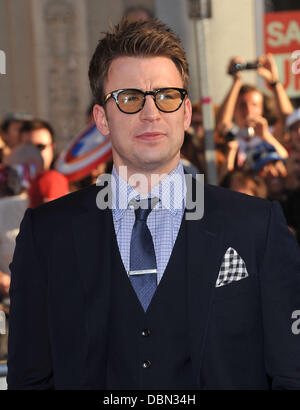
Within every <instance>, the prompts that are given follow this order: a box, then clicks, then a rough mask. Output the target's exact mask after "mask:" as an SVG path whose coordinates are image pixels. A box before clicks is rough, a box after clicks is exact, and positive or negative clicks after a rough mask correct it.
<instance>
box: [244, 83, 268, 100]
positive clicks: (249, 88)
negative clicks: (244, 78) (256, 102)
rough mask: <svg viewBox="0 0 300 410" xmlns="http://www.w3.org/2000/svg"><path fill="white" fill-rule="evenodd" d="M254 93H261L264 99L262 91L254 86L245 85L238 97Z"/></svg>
mask: <svg viewBox="0 0 300 410" xmlns="http://www.w3.org/2000/svg"><path fill="white" fill-rule="evenodd" d="M252 92H256V93H259V94H260V95H261V96H262V97H263V93H262V92H261V91H260V89H259V88H257V87H256V86H255V85H252V84H243V85H242V86H241V88H240V92H239V95H238V97H240V96H241V95H245V94H248V93H252Z"/></svg>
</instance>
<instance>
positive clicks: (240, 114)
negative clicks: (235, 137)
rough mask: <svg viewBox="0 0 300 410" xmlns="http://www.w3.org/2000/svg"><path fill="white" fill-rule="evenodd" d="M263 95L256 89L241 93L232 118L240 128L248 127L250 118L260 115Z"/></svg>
mask: <svg viewBox="0 0 300 410" xmlns="http://www.w3.org/2000/svg"><path fill="white" fill-rule="evenodd" d="M262 114H263V96H262V95H261V93H259V92H257V91H250V92H248V93H246V94H243V95H241V96H240V97H239V98H238V100H237V103H236V107H235V112H234V118H235V122H236V123H237V125H238V126H239V127H240V128H246V127H249V126H250V124H251V119H255V118H257V117H260V116H262Z"/></svg>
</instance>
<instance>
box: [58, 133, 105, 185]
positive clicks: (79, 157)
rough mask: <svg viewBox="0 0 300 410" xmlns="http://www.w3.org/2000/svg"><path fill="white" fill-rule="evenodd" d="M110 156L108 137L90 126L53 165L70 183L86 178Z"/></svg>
mask: <svg viewBox="0 0 300 410" xmlns="http://www.w3.org/2000/svg"><path fill="white" fill-rule="evenodd" d="M111 155H112V151H111V141H110V137H109V136H106V137H105V136H104V135H102V134H101V133H100V132H99V131H98V129H97V127H96V125H92V126H89V127H88V128H87V129H86V130H85V131H83V133H81V134H80V135H79V136H77V137H76V138H74V139H73V140H72V141H71V143H70V144H69V145H68V147H67V148H66V149H65V150H64V151H62V153H61V154H60V155H59V157H58V159H57V161H56V163H55V169H56V170H57V171H58V172H60V173H61V174H63V175H65V177H66V178H68V180H69V182H72V181H76V180H78V179H81V178H84V177H85V176H87V175H88V174H89V173H90V172H91V171H92V170H93V169H95V168H96V167H97V166H98V165H99V164H101V163H102V162H104V161H107V160H108V159H109V158H110V157H111Z"/></svg>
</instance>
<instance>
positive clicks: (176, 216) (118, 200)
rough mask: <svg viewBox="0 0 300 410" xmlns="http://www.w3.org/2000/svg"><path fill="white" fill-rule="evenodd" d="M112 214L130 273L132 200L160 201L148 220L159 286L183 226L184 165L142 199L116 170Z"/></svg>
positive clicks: (124, 261) (179, 164) (133, 218)
mask: <svg viewBox="0 0 300 410" xmlns="http://www.w3.org/2000/svg"><path fill="white" fill-rule="evenodd" d="M112 178H113V180H114V182H115V183H113V184H112V204H113V206H112V214H113V222H114V228H115V233H116V237H117V242H118V246H119V250H120V254H121V258H122V261H123V265H124V267H125V270H126V272H127V273H128V271H129V258H130V240H131V232H132V228H133V225H134V222H135V214H134V209H133V208H132V207H131V206H130V205H129V202H130V201H131V200H132V199H133V198H136V199H144V198H148V197H157V198H159V202H158V204H157V205H156V206H155V207H154V208H153V210H152V212H151V213H150V215H149V216H148V218H147V225H148V228H149V230H150V232H151V235H152V238H153V243H154V249H155V255H156V262H157V283H159V282H160V280H161V278H162V276H163V274H164V271H165V269H166V266H167V264H168V261H169V259H170V256H171V253H172V250H173V247H174V243H175V240H176V238H177V235H178V231H179V228H180V225H181V221H182V217H183V214H184V207H185V193H186V183H185V176H184V171H183V165H182V163H181V161H179V163H178V165H177V167H176V168H175V169H174V170H173V171H171V172H170V173H169V174H168V175H167V176H166V177H165V178H163V179H162V180H161V181H160V182H159V184H157V185H156V186H155V187H153V189H152V190H151V192H150V193H149V194H147V195H141V194H140V193H139V192H138V191H136V190H135V189H134V188H133V187H132V186H130V185H129V184H127V182H126V181H125V180H124V179H123V178H122V177H120V176H119V175H118V173H117V171H116V169H115V167H114V168H113V170H112Z"/></svg>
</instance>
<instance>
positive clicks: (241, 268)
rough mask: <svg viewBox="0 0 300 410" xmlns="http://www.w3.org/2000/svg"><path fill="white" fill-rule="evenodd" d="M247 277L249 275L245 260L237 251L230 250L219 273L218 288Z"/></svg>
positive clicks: (226, 253)
mask: <svg viewBox="0 0 300 410" xmlns="http://www.w3.org/2000/svg"><path fill="white" fill-rule="evenodd" d="M247 276H249V275H248V271H247V268H246V265H245V262H244V260H243V258H241V256H240V255H239V254H238V253H237V251H236V250H235V249H233V248H228V249H227V251H226V252H225V255H224V258H223V262H222V265H221V268H220V271H219V275H218V279H217V282H216V288H218V287H220V286H224V285H227V284H229V283H231V282H234V281H236V280H241V279H244V278H247Z"/></svg>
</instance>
